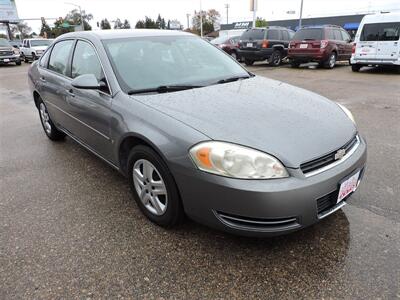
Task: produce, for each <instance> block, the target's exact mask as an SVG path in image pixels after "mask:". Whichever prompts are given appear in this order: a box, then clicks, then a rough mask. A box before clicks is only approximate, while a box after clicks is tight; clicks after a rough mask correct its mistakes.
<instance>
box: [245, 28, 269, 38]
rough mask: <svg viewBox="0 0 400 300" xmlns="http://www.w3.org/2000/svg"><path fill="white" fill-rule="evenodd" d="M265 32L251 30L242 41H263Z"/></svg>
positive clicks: (246, 32)
mask: <svg viewBox="0 0 400 300" xmlns="http://www.w3.org/2000/svg"><path fill="white" fill-rule="evenodd" d="M264 34H265V30H264V29H249V30H247V31H245V32H244V33H243V34H242V36H241V37H240V39H241V40H263V39H264Z"/></svg>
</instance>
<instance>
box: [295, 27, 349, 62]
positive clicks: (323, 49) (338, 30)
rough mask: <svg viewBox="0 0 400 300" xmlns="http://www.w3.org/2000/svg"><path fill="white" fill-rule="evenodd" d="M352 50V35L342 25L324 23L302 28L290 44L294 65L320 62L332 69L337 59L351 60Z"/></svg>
mask: <svg viewBox="0 0 400 300" xmlns="http://www.w3.org/2000/svg"><path fill="white" fill-rule="evenodd" d="M351 52H352V40H351V38H350V35H349V34H348V33H347V31H346V30H344V29H343V28H342V27H340V26H336V25H323V26H313V27H306V28H301V29H300V30H299V31H297V32H296V34H295V35H294V37H293V39H292V41H291V42H290V45H289V50H288V58H289V60H290V62H291V64H292V67H298V66H299V65H300V64H301V63H308V62H318V63H319V64H320V66H322V67H324V68H327V69H332V68H333V67H334V66H335V64H336V62H337V61H340V60H345V61H349V59H350V57H351Z"/></svg>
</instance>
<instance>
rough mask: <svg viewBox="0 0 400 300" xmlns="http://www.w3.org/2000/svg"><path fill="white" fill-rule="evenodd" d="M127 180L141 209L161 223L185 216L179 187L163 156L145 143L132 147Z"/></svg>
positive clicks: (174, 222)
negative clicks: (144, 144)
mask: <svg viewBox="0 0 400 300" xmlns="http://www.w3.org/2000/svg"><path fill="white" fill-rule="evenodd" d="M128 182H129V185H130V187H131V190H132V193H133V196H134V198H135V201H136V203H137V204H138V206H139V208H140V210H141V211H142V213H143V214H144V215H145V216H146V217H147V218H148V219H150V221H152V222H154V223H156V224H157V225H159V226H162V227H172V226H174V225H177V224H179V223H180V222H181V221H182V220H183V217H184V211H183V207H182V203H181V200H180V197H179V193H178V188H177V186H176V184H175V181H174V179H173V177H172V174H171V173H170V171H169V169H168V166H167V165H166V163H165V162H164V161H163V159H162V158H161V157H160V156H159V155H158V154H157V153H156V152H155V151H154V150H153V149H151V148H149V147H147V146H142V145H139V146H136V147H134V148H132V150H131V152H130V154H129V158H128Z"/></svg>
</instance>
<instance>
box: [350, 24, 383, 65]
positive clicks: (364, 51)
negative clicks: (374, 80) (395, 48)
mask: <svg viewBox="0 0 400 300" xmlns="http://www.w3.org/2000/svg"><path fill="white" fill-rule="evenodd" d="M378 40H379V24H364V26H363V28H362V31H361V34H360V41H359V42H358V43H357V45H356V52H355V58H356V59H366V60H376V55H377V50H378Z"/></svg>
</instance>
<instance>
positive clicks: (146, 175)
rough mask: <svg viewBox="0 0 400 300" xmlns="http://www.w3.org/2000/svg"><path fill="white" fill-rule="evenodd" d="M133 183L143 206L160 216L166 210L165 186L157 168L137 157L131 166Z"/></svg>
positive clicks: (166, 195)
mask: <svg viewBox="0 0 400 300" xmlns="http://www.w3.org/2000/svg"><path fill="white" fill-rule="evenodd" d="M132 176H133V183H134V186H135V190H136V193H137V194H138V196H139V198H140V201H141V202H142V203H143V205H144V207H146V209H147V210H148V211H149V212H151V213H152V214H154V215H157V216H161V215H163V214H164V213H165V211H166V210H167V205H168V193H167V187H166V185H165V183H164V180H163V178H162V177H161V174H160V172H159V171H158V170H157V168H156V167H155V166H154V165H153V164H152V163H151V162H149V161H148V160H146V159H139V160H137V161H136V162H135V164H134V166H133V173H132Z"/></svg>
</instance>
